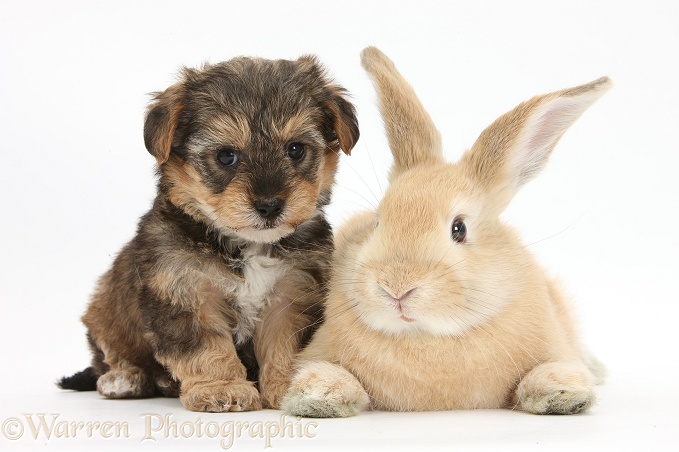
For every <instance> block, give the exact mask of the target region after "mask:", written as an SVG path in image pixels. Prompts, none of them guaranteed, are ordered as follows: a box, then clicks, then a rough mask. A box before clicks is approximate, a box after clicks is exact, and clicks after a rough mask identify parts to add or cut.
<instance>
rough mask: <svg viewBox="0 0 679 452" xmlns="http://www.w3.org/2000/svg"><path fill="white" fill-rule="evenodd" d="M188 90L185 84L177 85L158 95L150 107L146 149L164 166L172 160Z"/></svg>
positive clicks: (147, 121) (145, 135)
mask: <svg viewBox="0 0 679 452" xmlns="http://www.w3.org/2000/svg"><path fill="white" fill-rule="evenodd" d="M185 94H186V88H185V86H184V83H183V82H179V83H176V84H174V85H172V86H171V87H169V88H168V89H166V90H165V91H163V92H162V93H156V94H155V97H154V99H153V102H151V104H150V105H149V108H148V110H147V113H146V120H145V121H144V144H145V145H146V149H147V150H148V151H149V153H151V155H153V156H154V157H155V158H156V161H157V162H158V165H162V164H163V163H165V162H166V161H167V160H168V159H169V158H170V152H171V151H172V145H173V144H175V141H176V139H175V134H176V132H177V125H178V123H179V115H180V114H181V112H182V111H183V109H184V96H185Z"/></svg>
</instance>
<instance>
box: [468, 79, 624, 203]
mask: <svg viewBox="0 0 679 452" xmlns="http://www.w3.org/2000/svg"><path fill="white" fill-rule="evenodd" d="M611 86H612V82H611V81H610V79H608V77H602V78H600V79H598V80H595V81H593V82H591V83H588V84H586V85H582V86H578V87H575V88H570V89H565V90H563V91H557V92H555V93H551V94H545V95H542V96H537V97H534V98H532V99H530V100H529V101H527V102H524V103H522V104H520V105H519V106H518V107H516V108H515V109H513V110H512V111H510V112H508V113H505V114H504V115H502V116H500V117H499V118H498V119H497V120H496V121H495V122H494V123H493V124H491V125H490V126H489V127H488V128H487V129H486V130H484V131H483V132H482V133H481V135H480V136H479V138H478V139H477V140H476V142H475V143H474V145H473V146H472V148H471V149H470V150H469V151H468V152H467V153H466V154H465V155H464V156H463V157H462V161H461V164H462V165H464V167H465V170H466V171H468V173H469V174H470V176H471V177H473V178H474V179H475V180H477V181H478V182H479V183H480V185H481V186H482V187H483V188H484V189H485V191H486V193H487V195H488V197H489V198H488V199H489V201H490V202H489V205H487V206H486V207H487V208H491V209H493V210H495V213H497V214H499V213H500V212H502V210H504V208H505V207H506V206H507V204H508V203H509V201H511V199H512V197H513V196H514V195H515V194H516V192H517V191H518V189H519V188H521V186H523V185H524V184H525V183H526V182H528V181H530V180H531V179H533V177H535V176H536V175H537V174H538V173H539V172H540V171H541V170H542V168H544V166H545V164H546V163H547V160H548V158H549V156H550V154H551V152H552V150H553V149H554V147H555V146H556V144H557V142H558V141H559V139H560V138H561V136H562V135H563V134H564V133H565V132H566V130H567V129H568V128H569V127H570V126H571V125H572V124H573V123H574V122H575V121H576V120H577V119H578V118H579V117H580V115H581V114H582V113H583V112H584V111H585V110H586V109H587V108H588V107H589V106H590V105H592V104H593V103H594V101H596V100H597V99H598V98H599V97H601V95H602V94H604V93H605V92H606V91H607V90H608V89H609V88H610V87H611Z"/></svg>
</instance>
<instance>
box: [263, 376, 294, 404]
mask: <svg viewBox="0 0 679 452" xmlns="http://www.w3.org/2000/svg"><path fill="white" fill-rule="evenodd" d="M288 387H289V384H288V382H277V383H268V384H266V385H262V387H261V391H262V406H263V407H264V408H271V409H273V410H278V409H279V408H280V407H281V401H282V400H283V397H284V396H285V393H286V392H287V390H288Z"/></svg>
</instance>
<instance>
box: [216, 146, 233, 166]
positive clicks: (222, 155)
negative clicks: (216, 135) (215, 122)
mask: <svg viewBox="0 0 679 452" xmlns="http://www.w3.org/2000/svg"><path fill="white" fill-rule="evenodd" d="M217 160H218V161H219V163H221V164H222V165H224V166H234V165H235V164H236V163H238V153H237V152H236V150H235V149H231V148H223V149H220V150H219V151H218V152H217Z"/></svg>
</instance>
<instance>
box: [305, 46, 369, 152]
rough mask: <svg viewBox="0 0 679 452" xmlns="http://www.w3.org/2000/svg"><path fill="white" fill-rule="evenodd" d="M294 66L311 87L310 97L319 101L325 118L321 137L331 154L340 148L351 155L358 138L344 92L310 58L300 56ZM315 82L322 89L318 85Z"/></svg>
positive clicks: (315, 60)
mask: <svg viewBox="0 0 679 452" xmlns="http://www.w3.org/2000/svg"><path fill="white" fill-rule="evenodd" d="M297 64H298V65H299V66H298V67H299V68H300V69H301V70H302V71H304V72H305V73H306V76H307V80H308V82H310V86H314V87H315V88H314V91H313V92H314V96H318V98H320V102H321V105H322V108H323V113H324V116H325V119H324V124H323V135H324V136H325V139H326V140H327V141H328V143H330V147H331V148H332V150H333V151H335V152H338V151H339V149H340V148H341V149H342V151H344V153H345V154H347V155H349V154H351V150H352V149H353V148H354V146H355V145H356V142H357V141H358V137H359V131H358V120H357V119H356V110H355V109H354V106H353V104H352V103H351V102H349V101H348V100H347V97H348V96H347V90H345V89H344V88H342V87H341V86H339V85H336V84H334V83H333V82H332V80H331V79H330V77H329V76H328V75H327V73H326V71H325V69H324V68H323V65H321V63H320V62H319V61H318V59H317V58H316V57H315V56H313V55H304V56H302V57H300V58H299V59H298V60H297ZM319 81H320V83H322V86H319V84H318V83H319Z"/></svg>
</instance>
